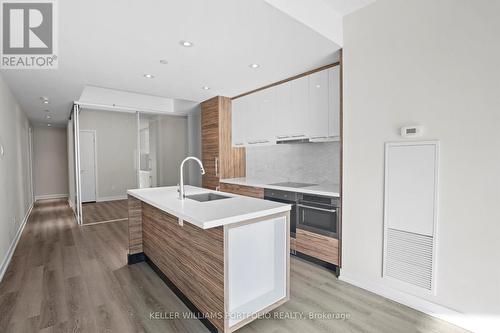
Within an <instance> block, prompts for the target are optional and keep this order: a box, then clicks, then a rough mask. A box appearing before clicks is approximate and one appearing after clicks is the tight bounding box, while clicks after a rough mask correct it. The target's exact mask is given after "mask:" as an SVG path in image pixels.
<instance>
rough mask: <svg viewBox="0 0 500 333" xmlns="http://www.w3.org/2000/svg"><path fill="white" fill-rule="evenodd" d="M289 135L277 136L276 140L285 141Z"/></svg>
mask: <svg viewBox="0 0 500 333" xmlns="http://www.w3.org/2000/svg"><path fill="white" fill-rule="evenodd" d="M289 137H290V135H278V136H277V138H278V139H286V138H289Z"/></svg>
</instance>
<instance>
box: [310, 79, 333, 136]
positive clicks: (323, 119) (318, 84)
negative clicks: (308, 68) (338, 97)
mask: <svg viewBox="0 0 500 333" xmlns="http://www.w3.org/2000/svg"><path fill="white" fill-rule="evenodd" d="M308 119H309V136H310V138H311V139H323V138H327V137H328V124H329V119H328V71H327V70H323V71H321V72H316V73H314V74H311V75H309V117H308Z"/></svg>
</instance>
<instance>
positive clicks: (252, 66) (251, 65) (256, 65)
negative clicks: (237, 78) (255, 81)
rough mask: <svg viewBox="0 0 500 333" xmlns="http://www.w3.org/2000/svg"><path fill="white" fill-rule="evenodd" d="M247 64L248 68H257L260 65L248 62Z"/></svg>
mask: <svg viewBox="0 0 500 333" xmlns="http://www.w3.org/2000/svg"><path fill="white" fill-rule="evenodd" d="M249 66H250V68H259V67H260V65H259V64H250V65H249Z"/></svg>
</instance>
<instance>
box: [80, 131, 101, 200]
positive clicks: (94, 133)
mask: <svg viewBox="0 0 500 333" xmlns="http://www.w3.org/2000/svg"><path fill="white" fill-rule="evenodd" d="M81 132H88V133H92V134H93V135H94V182H95V187H94V188H95V201H96V202H98V201H99V196H98V193H99V187H98V182H97V180H98V176H97V171H98V170H99V169H98V167H97V131H96V130H86V129H81V130H80V133H81ZM80 162H81V156H80ZM80 171H81V169H80ZM80 177H81V176H80ZM82 203H83V200H82Z"/></svg>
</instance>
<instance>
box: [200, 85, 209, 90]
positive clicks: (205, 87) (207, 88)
mask: <svg viewBox="0 0 500 333" xmlns="http://www.w3.org/2000/svg"><path fill="white" fill-rule="evenodd" d="M201 89H203V90H209V89H210V87H207V86H203V87H201Z"/></svg>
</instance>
